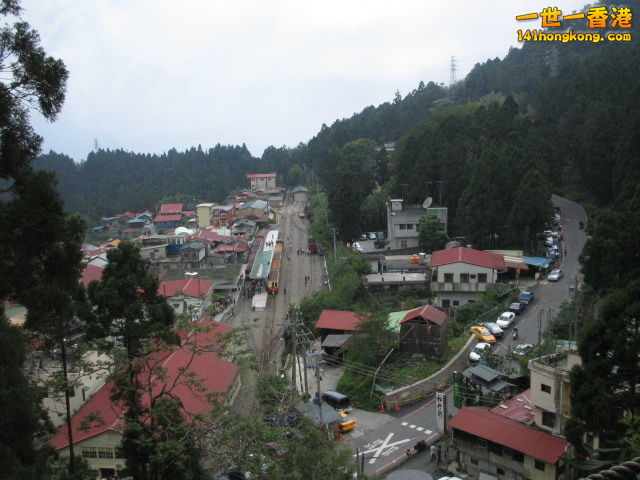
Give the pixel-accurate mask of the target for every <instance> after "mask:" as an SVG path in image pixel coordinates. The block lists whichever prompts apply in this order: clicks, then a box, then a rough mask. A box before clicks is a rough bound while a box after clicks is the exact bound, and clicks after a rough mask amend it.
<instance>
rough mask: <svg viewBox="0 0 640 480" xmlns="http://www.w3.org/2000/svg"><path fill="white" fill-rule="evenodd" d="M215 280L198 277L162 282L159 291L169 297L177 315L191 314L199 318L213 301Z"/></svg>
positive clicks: (168, 299)
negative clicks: (212, 294)
mask: <svg viewBox="0 0 640 480" xmlns="http://www.w3.org/2000/svg"><path fill="white" fill-rule="evenodd" d="M212 292H213V282H211V281H209V280H204V279H200V278H198V277H189V278H183V279H181V280H167V281H165V282H160V285H159V286H158V293H159V294H160V295H164V296H165V297H167V301H168V302H169V305H171V306H172V307H173V310H174V311H175V312H176V315H182V314H189V315H194V316H195V317H196V318H199V317H200V316H201V315H202V313H203V311H204V309H205V308H206V306H207V305H209V303H210V302H211V293H212Z"/></svg>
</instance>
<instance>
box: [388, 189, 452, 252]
mask: <svg viewBox="0 0 640 480" xmlns="http://www.w3.org/2000/svg"><path fill="white" fill-rule="evenodd" d="M425 215H435V216H436V217H438V220H439V221H440V225H441V226H442V231H443V232H444V233H447V216H448V210H447V208H446V207H435V208H433V207H429V208H424V207H423V206H422V205H405V204H404V202H403V200H402V199H392V200H389V202H388V203H387V237H388V245H389V248H390V249H391V250H396V249H400V248H416V247H417V246H418V224H419V223H420V219H421V218H422V217H424V216H425Z"/></svg>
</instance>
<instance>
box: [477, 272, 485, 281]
mask: <svg viewBox="0 0 640 480" xmlns="http://www.w3.org/2000/svg"><path fill="white" fill-rule="evenodd" d="M478 283H487V274H486V273H479V274H478Z"/></svg>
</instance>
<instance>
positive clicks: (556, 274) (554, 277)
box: [547, 270, 564, 282]
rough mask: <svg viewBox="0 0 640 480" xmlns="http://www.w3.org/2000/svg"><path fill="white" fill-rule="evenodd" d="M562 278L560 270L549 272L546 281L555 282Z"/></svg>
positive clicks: (562, 274)
mask: <svg viewBox="0 0 640 480" xmlns="http://www.w3.org/2000/svg"><path fill="white" fill-rule="evenodd" d="M562 277H564V273H562V270H551V271H550V272H549V275H547V280H549V281H550V282H557V281H558V280H560V279H561V278H562Z"/></svg>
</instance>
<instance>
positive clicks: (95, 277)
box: [81, 265, 103, 287]
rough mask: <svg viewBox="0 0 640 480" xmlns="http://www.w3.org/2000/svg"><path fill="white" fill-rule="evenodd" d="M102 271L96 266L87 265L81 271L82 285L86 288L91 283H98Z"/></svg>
mask: <svg viewBox="0 0 640 480" xmlns="http://www.w3.org/2000/svg"><path fill="white" fill-rule="evenodd" d="M102 271H103V269H102V268H100V267H98V266H96V265H87V266H86V267H84V270H83V271H82V278H81V281H82V284H83V285H84V286H85V287H88V286H89V283H91V282H99V281H100V280H102Z"/></svg>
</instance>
